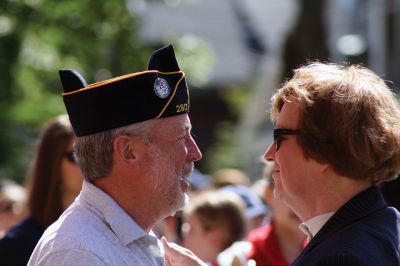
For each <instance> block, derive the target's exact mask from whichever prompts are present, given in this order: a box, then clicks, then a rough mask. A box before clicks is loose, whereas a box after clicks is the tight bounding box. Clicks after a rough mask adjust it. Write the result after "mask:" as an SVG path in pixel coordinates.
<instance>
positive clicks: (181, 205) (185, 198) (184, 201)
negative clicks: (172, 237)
mask: <svg viewBox="0 0 400 266" xmlns="http://www.w3.org/2000/svg"><path fill="white" fill-rule="evenodd" d="M182 194H183V195H182V196H181V197H180V198H179V200H178V201H177V208H176V210H175V211H174V212H173V213H171V216H174V215H175V213H176V212H178V211H182V210H183V209H184V208H185V206H186V205H187V204H189V201H190V198H189V195H188V194H187V193H185V192H182Z"/></svg>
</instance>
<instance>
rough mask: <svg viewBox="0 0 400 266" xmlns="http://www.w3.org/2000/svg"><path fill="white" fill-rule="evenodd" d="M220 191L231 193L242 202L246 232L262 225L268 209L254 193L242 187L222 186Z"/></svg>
mask: <svg viewBox="0 0 400 266" xmlns="http://www.w3.org/2000/svg"><path fill="white" fill-rule="evenodd" d="M220 190H221V191H226V192H229V193H233V194H235V195H237V196H239V197H240V199H241V200H242V201H243V203H244V205H245V217H246V220H247V225H248V230H252V229H254V228H257V227H260V226H261V225H263V224H264V221H265V218H266V215H267V212H268V208H267V206H266V205H265V203H264V201H263V200H262V198H260V196H259V195H258V194H257V193H256V192H254V191H253V190H252V189H250V188H249V187H247V186H243V185H229V186H224V187H221V188H220Z"/></svg>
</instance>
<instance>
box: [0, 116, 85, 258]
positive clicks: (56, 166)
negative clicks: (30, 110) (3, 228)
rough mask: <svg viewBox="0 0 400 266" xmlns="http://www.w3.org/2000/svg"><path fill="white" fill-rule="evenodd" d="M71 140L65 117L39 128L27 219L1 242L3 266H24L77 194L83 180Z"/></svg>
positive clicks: (31, 170)
mask: <svg viewBox="0 0 400 266" xmlns="http://www.w3.org/2000/svg"><path fill="white" fill-rule="evenodd" d="M74 138H75V136H74V132H73V130H72V127H71V124H70V122H69V120H68V116H67V115H60V116H57V117H56V118H54V119H52V120H51V121H49V122H48V123H47V124H46V125H45V126H44V127H43V128H42V131H41V133H40V136H39V138H38V141H37V146H36V149H35V153H34V158H33V160H32V162H31V166H30V170H29V172H28V175H27V180H26V181H27V189H28V199H27V211H28V215H29V216H28V218H26V219H24V220H22V221H21V222H20V223H18V224H16V225H15V226H14V227H13V228H11V229H10V230H9V231H8V232H7V233H6V235H5V236H4V237H3V238H2V239H1V240H0V257H1V263H2V264H3V265H26V264H27V263H28V260H29V257H30V255H31V253H32V251H33V249H34V247H35V245H36V243H37V242H38V240H39V238H40V237H41V236H42V234H43V232H44V230H45V229H46V228H47V227H48V226H49V225H50V224H52V223H53V222H54V221H55V220H57V218H58V217H59V216H60V215H61V213H62V212H63V211H64V210H65V209H66V208H67V207H68V206H69V205H70V204H71V203H72V202H73V200H74V199H75V197H76V196H77V195H78V194H79V191H80V190H81V187H82V181H83V178H82V175H81V172H80V170H79V168H78V166H77V165H76V163H75V160H74V157H73V142H74Z"/></svg>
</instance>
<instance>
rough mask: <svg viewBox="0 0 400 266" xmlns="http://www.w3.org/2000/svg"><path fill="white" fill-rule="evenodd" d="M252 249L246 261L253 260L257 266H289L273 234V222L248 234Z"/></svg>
mask: <svg viewBox="0 0 400 266" xmlns="http://www.w3.org/2000/svg"><path fill="white" fill-rule="evenodd" d="M248 240H249V242H250V243H251V245H252V247H251V250H250V251H249V253H248V254H247V259H248V260H250V259H253V260H255V262H256V265H257V266H289V265H290V263H289V262H287V261H286V259H285V257H284V256H283V253H282V250H281V247H280V245H279V242H278V240H277V239H276V237H275V234H274V222H273V221H271V222H270V223H269V224H267V225H264V226H262V227H258V228H256V229H253V230H252V231H251V232H250V233H249V237H248Z"/></svg>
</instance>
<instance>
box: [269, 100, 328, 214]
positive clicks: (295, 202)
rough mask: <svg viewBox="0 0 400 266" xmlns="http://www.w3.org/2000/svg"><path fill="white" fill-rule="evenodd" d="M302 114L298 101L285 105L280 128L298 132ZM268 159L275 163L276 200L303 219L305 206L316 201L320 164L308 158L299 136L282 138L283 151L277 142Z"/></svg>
mask: <svg viewBox="0 0 400 266" xmlns="http://www.w3.org/2000/svg"><path fill="white" fill-rule="evenodd" d="M300 113H301V109H300V108H299V106H298V103H297V102H296V101H293V102H287V103H285V104H284V105H283V107H282V110H281V112H280V113H279V117H278V120H277V128H286V129H297V128H298V124H299V119H300ZM264 158H265V159H266V160H267V161H274V162H275V164H274V170H273V174H272V177H273V179H274V181H275V190H274V195H275V197H278V198H280V199H281V200H283V201H284V202H285V203H286V204H287V205H288V206H289V207H290V208H292V209H293V210H294V211H295V212H296V213H297V214H298V215H299V216H300V217H301V215H300V212H301V210H302V209H303V206H304V204H308V203H309V202H310V200H311V201H312V200H315V193H317V191H315V190H314V189H315V188H316V186H317V182H316V181H317V180H316V179H315V175H316V173H317V171H318V169H319V168H318V167H319V166H320V164H318V163H317V162H316V161H314V160H312V159H306V158H305V157H304V154H303V151H302V148H301V147H300V145H299V144H298V142H297V136H296V135H287V136H282V141H281V144H280V147H279V150H278V151H277V150H276V148H275V145H274V143H273V144H271V146H270V147H269V148H268V150H267V151H266V153H265V155H264Z"/></svg>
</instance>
